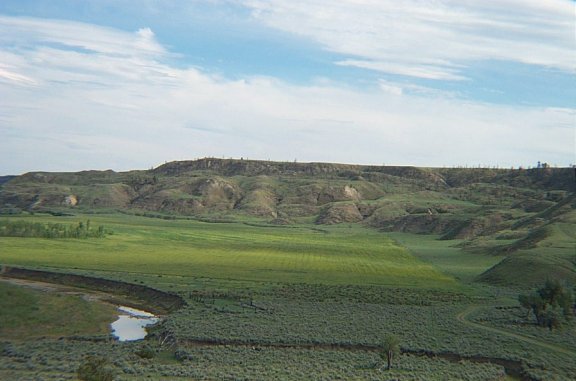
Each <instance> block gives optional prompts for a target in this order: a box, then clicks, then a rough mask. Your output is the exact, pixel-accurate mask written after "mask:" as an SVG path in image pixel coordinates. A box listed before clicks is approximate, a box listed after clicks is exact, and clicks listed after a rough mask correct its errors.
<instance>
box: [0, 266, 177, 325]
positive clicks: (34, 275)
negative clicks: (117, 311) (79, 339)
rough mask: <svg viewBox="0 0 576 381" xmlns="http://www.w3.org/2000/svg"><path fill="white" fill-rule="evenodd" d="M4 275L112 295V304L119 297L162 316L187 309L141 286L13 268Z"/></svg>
mask: <svg viewBox="0 0 576 381" xmlns="http://www.w3.org/2000/svg"><path fill="white" fill-rule="evenodd" d="M0 275H1V276H3V277H6V278H16V279H26V280H32V281H37V282H45V283H52V284H60V285H65V286H71V287H78V288H84V289H89V290H95V291H100V292H104V293H107V294H110V295H111V297H110V298H109V299H111V300H110V301H114V300H113V299H114V298H116V297H117V298H119V299H121V300H122V304H129V305H130V306H134V307H145V309H146V310H147V311H151V312H153V313H154V314H160V315H163V314H167V313H170V312H172V311H175V310H177V309H179V308H181V307H183V306H184V305H185V302H184V299H182V298H181V297H180V296H178V295H175V294H171V293H168V292H164V291H160V290H156V289H154V288H150V287H146V286H141V285H137V284H131V283H126V282H120V281H113V280H108V279H101V278H95V277H89V276H84V275H75V274H64V273H55V272H49V271H40V270H29V269H23V268H19V267H11V266H2V270H1V271H0Z"/></svg>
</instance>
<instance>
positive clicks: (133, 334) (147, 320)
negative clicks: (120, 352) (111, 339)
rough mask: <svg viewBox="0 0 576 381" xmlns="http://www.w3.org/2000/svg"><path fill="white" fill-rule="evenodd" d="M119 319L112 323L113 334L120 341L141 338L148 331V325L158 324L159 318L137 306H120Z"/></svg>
mask: <svg viewBox="0 0 576 381" xmlns="http://www.w3.org/2000/svg"><path fill="white" fill-rule="evenodd" d="M118 311H119V312H120V315H119V316H118V320H116V321H115V322H114V323H112V324H111V325H110V326H111V327H112V335H114V336H115V337H116V338H118V340H120V341H133V340H141V339H143V338H145V337H146V335H147V334H148V332H147V331H146V327H148V326H150V325H153V324H156V323H157V322H158V321H159V318H158V317H156V316H154V315H153V314H151V313H149V312H146V311H142V310H137V309H136V308H131V307H125V306H120V307H118Z"/></svg>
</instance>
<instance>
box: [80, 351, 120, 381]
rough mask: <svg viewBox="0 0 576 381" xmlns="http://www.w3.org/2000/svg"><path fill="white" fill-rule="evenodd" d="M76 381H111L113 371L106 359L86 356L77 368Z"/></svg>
mask: <svg viewBox="0 0 576 381" xmlns="http://www.w3.org/2000/svg"><path fill="white" fill-rule="evenodd" d="M77 374H78V379H79V380H83V381H113V380H114V370H113V369H112V366H111V365H110V363H109V362H108V360H107V359H105V358H103V357H98V356H88V357H86V359H84V361H82V363H81V364H80V366H79V367H78V371H77Z"/></svg>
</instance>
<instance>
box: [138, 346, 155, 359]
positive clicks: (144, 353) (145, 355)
mask: <svg viewBox="0 0 576 381" xmlns="http://www.w3.org/2000/svg"><path fill="white" fill-rule="evenodd" d="M135 353H136V356H138V357H140V358H142V359H152V358H154V357H156V351H155V350H154V349H152V348H151V347H149V346H145V347H142V348H140V349H139V350H137V351H136V352H135Z"/></svg>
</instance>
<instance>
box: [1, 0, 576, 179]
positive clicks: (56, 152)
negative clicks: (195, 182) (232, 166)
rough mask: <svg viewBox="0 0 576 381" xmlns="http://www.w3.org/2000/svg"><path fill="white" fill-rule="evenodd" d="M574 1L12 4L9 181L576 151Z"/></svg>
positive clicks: (6, 40)
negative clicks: (172, 168)
mask: <svg viewBox="0 0 576 381" xmlns="http://www.w3.org/2000/svg"><path fill="white" fill-rule="evenodd" d="M574 7H575V3H574V2H573V1H568V0H547V1H536V0H501V1H472V0H468V1H462V0H458V1H456V0H453V1H439V0H434V1H432V0H430V1H423V0H418V1H416V0H414V1H412V0H406V1H402V2H398V1H392V0H342V1H338V2H333V1H328V0H307V1H301V0H291V1H287V0H266V1H261V0H204V1H203V0H191V1H176V0H144V1H132V0H85V1H81V0H50V1H47V0H46V1H41V0H3V1H2V2H0V100H1V101H0V152H1V153H0V155H1V156H0V157H1V158H2V160H1V162H0V175H1V174H18V173H23V172H26V171H33V170H47V171H75V170H81V169H107V168H111V169H114V170H127V169H145V168H150V167H152V166H156V165H158V164H161V163H163V162H165V161H171V160H186V159H194V158H198V157H204V156H214V157H236V158H239V157H244V158H246V157H248V158H251V159H263V160H267V159H271V160H289V161H293V160H298V161H302V162H304V161H329V162H346V163H365V164H397V165H420V166H457V165H468V166H477V165H488V166H500V167H510V166H520V165H522V166H530V165H534V163H536V162H537V161H541V162H548V163H551V164H554V165H559V166H567V165H570V164H573V163H575V162H576V157H575V149H576V148H575V147H576V140H575V128H574V127H575V124H576V109H575V105H576V76H575V74H576V73H575V71H576V41H575V38H576V36H575V25H574V16H575V9H574Z"/></svg>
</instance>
